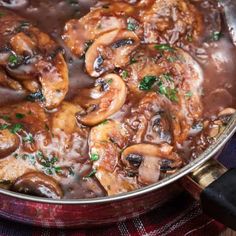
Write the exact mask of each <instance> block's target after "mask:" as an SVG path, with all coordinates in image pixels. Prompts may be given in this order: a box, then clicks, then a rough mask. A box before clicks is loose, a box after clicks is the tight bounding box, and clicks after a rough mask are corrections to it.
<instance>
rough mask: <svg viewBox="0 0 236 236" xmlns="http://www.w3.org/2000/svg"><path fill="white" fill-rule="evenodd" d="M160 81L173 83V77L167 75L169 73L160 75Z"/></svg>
mask: <svg viewBox="0 0 236 236" xmlns="http://www.w3.org/2000/svg"><path fill="white" fill-rule="evenodd" d="M160 79H164V80H166V81H170V82H173V81H174V80H173V77H172V76H171V75H170V74H169V73H166V74H161V75H160Z"/></svg>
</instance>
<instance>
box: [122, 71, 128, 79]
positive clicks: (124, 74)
mask: <svg viewBox="0 0 236 236" xmlns="http://www.w3.org/2000/svg"><path fill="white" fill-rule="evenodd" d="M128 76H129V73H128V71H127V70H123V71H122V73H121V77H122V79H127V77H128Z"/></svg>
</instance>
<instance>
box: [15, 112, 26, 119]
mask: <svg viewBox="0 0 236 236" xmlns="http://www.w3.org/2000/svg"><path fill="white" fill-rule="evenodd" d="M24 117H25V115H24V114H21V113H16V118H17V119H23V118H24Z"/></svg>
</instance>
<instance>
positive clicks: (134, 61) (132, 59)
mask: <svg viewBox="0 0 236 236" xmlns="http://www.w3.org/2000/svg"><path fill="white" fill-rule="evenodd" d="M137 62H138V61H137V60H136V59H135V58H130V61H129V64H130V65H132V64H134V63H137Z"/></svg>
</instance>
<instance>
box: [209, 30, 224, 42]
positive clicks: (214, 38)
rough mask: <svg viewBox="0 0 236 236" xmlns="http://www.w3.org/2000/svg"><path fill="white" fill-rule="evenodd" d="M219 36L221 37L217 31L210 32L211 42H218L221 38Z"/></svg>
mask: <svg viewBox="0 0 236 236" xmlns="http://www.w3.org/2000/svg"><path fill="white" fill-rule="evenodd" d="M221 36H222V34H221V32H219V31H214V32H212V35H211V39H212V40H213V41H219V40H220V38H221Z"/></svg>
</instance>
